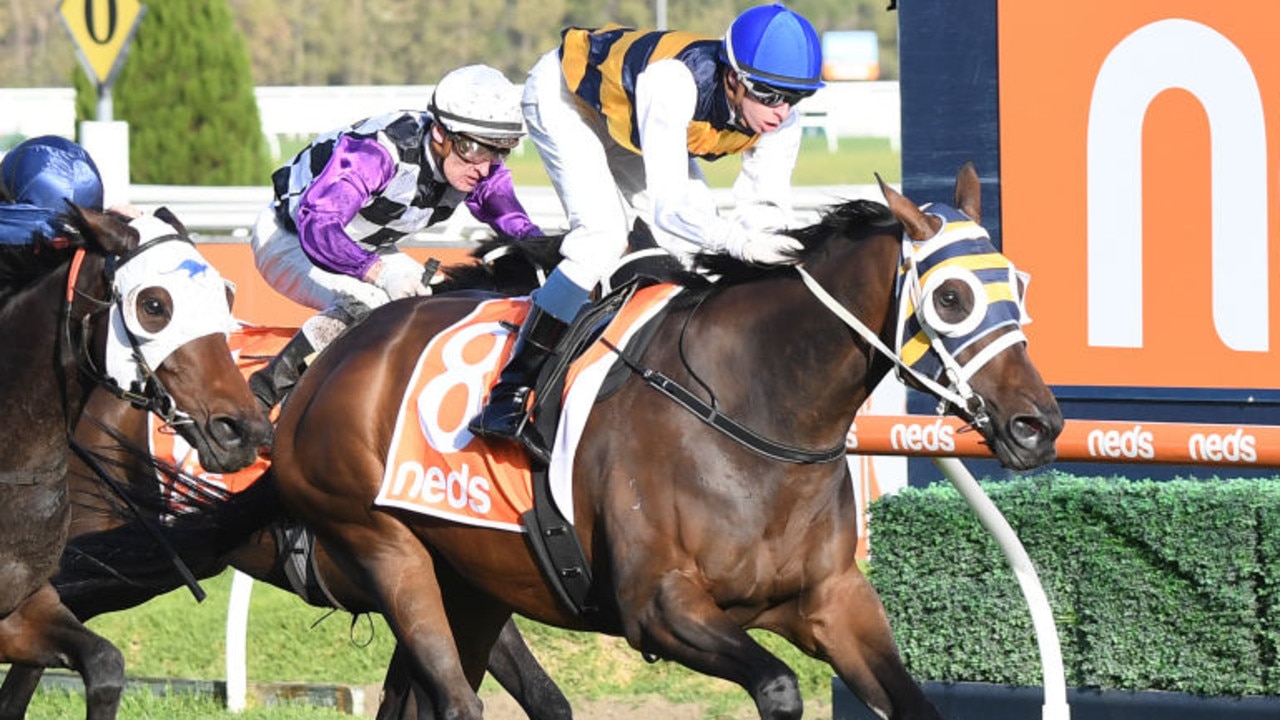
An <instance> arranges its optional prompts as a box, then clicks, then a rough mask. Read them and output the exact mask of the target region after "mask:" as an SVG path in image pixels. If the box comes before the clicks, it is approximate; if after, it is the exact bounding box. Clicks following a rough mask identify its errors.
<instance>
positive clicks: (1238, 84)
mask: <svg viewBox="0 0 1280 720" xmlns="http://www.w3.org/2000/svg"><path fill="white" fill-rule="evenodd" d="M1171 88H1178V89H1181V90H1185V91H1187V92H1189V93H1191V94H1192V95H1193V96H1194V97H1195V98H1196V99H1197V100H1199V101H1200V103H1201V105H1202V107H1203V108H1204V112H1205V115H1206V116H1207V117H1208V120H1209V142H1210V145H1211V152H1212V157H1213V190H1212V192H1213V198H1212V202H1213V219H1212V223H1213V227H1212V231H1213V235H1212V261H1211V263H1210V267H1209V268H1208V270H1209V272H1210V278H1211V283H1212V293H1213V321H1214V326H1215V328H1216V330H1217V333H1218V337H1219V338H1220V339H1221V341H1222V343H1223V345H1224V346H1226V347H1228V348H1231V349H1232V350H1237V351H1245V352H1265V351H1267V350H1268V348H1269V347H1270V338H1269V337H1268V328H1269V327H1270V326H1271V323H1270V320H1269V318H1268V308H1269V307H1270V303H1269V289H1270V288H1269V279H1270V278H1269V275H1268V272H1269V263H1268V258H1267V250H1268V247H1267V245H1268V231H1267V206H1268V202H1267V153H1266V148H1267V130H1266V116H1265V113H1264V112H1263V102H1262V92H1261V90H1260V89H1259V87H1258V80H1257V77H1256V76H1255V75H1254V72H1253V68H1252V66H1250V64H1249V61H1248V59H1247V58H1246V57H1245V55H1244V53H1242V52H1241V50H1240V48H1238V47H1237V46H1236V45H1235V44H1234V43H1233V42H1232V41H1231V40H1230V39H1229V38H1227V37H1226V36H1224V35H1223V34H1221V33H1220V32H1218V31H1217V30H1215V29H1213V28H1212V27H1209V26H1208V25H1205V24H1203V23H1199V22H1194V21H1191V20H1184V19H1168V20H1161V21H1159V22H1153V23H1150V24H1148V25H1146V26H1144V27H1143V28H1141V29H1139V30H1138V31H1136V32H1134V33H1133V34H1131V35H1129V36H1128V37H1126V38H1125V39H1124V40H1123V41H1122V42H1120V43H1119V44H1117V45H1116V46H1115V48H1114V49H1113V50H1112V51H1111V53H1110V54H1109V55H1108V56H1107V58H1106V61H1105V62H1104V63H1103V64H1102V67H1101V69H1100V70H1099V72H1098V76H1097V81H1096V84H1095V86H1094V92H1093V97H1092V101H1091V105H1090V108H1089V130H1088V132H1089V137H1088V207H1089V212H1088V218H1087V222H1088V256H1087V257H1088V277H1089V293H1088V314H1089V344H1090V345H1091V346H1096V347H1123V348H1140V347H1142V345H1143V319H1142V300H1143V286H1142V281H1143V276H1142V253H1143V250H1142V243H1143V227H1142V199H1143V188H1142V132H1143V121H1144V119H1145V118H1146V109H1147V106H1148V105H1150V104H1151V102H1152V101H1153V100H1154V99H1155V98H1156V96H1157V95H1159V94H1160V93H1162V92H1164V91H1166V90H1169V89H1171Z"/></svg>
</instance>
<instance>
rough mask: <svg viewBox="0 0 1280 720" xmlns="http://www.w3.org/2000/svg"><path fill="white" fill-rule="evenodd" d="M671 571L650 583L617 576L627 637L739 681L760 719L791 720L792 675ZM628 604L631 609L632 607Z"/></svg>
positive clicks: (797, 710) (798, 702) (796, 705)
mask: <svg viewBox="0 0 1280 720" xmlns="http://www.w3.org/2000/svg"><path fill="white" fill-rule="evenodd" d="M693 577H696V573H686V572H682V571H672V572H668V573H666V574H664V575H663V576H662V577H661V578H660V579H659V580H658V581H657V586H656V587H654V585H653V584H652V583H642V582H625V581H620V582H619V583H618V587H619V588H620V590H621V592H620V595H619V603H620V607H622V608H623V617H624V618H630V619H627V620H625V621H624V622H625V625H626V634H627V639H628V641H630V642H631V644H632V645H633V646H634V647H636V648H637V649H639V650H641V651H644V652H650V653H654V654H656V655H658V656H660V657H663V658H667V659H671V660H675V661H677V662H679V663H681V664H683V665H685V666H687V667H689V668H690V669H692V670H695V671H697V672H700V673H703V674H705V675H714V676H715V677H719V678H723V679H725V680H729V681H731V682H734V683H737V684H738V685H740V686H742V688H743V689H744V690H746V691H747V692H748V693H750V694H751V698H752V699H753V700H754V701H755V703H756V710H757V711H759V713H760V717H761V718H764V720H795V719H796V718H799V717H800V716H801V713H802V712H803V710H804V706H803V700H802V699H801V696H800V687H799V683H798V682H797V681H796V674H795V672H793V671H792V670H791V668H789V667H787V665H786V663H784V662H782V661H781V660H779V659H778V658H776V657H774V656H773V655H772V654H770V653H769V651H768V650H765V649H764V648H763V647H761V646H760V644H759V643H757V642H756V641H755V640H753V639H752V638H751V636H750V635H749V634H747V632H746V631H745V630H743V629H742V628H741V627H739V626H738V625H737V623H735V622H734V621H733V620H732V619H731V618H729V617H728V616H727V615H725V613H724V612H723V611H722V610H721V609H720V608H719V607H718V606H717V605H716V604H715V601H714V600H713V599H712V598H711V597H710V596H709V595H708V594H707V593H706V591H705V590H703V589H702V588H701V587H700V586H698V585H697V584H696V583H695V582H693V581H692V579H691V578H693ZM627 608H631V610H630V611H628V610H627Z"/></svg>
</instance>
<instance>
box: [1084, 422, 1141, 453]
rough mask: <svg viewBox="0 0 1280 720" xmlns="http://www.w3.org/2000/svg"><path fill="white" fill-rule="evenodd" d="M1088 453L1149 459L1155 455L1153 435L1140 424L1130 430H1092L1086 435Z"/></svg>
mask: <svg viewBox="0 0 1280 720" xmlns="http://www.w3.org/2000/svg"><path fill="white" fill-rule="evenodd" d="M1088 445H1089V454H1090V455H1092V456H1093V457H1105V458H1128V459H1131V460H1132V459H1137V458H1142V459H1144V460H1150V459H1152V458H1154V457H1155V456H1156V446H1155V437H1154V436H1153V435H1152V434H1151V432H1150V431H1149V430H1143V429H1142V426H1141V425H1134V426H1133V429H1132V430H1126V431H1124V432H1120V431H1119V430H1094V431H1092V432H1090V433H1089V437H1088Z"/></svg>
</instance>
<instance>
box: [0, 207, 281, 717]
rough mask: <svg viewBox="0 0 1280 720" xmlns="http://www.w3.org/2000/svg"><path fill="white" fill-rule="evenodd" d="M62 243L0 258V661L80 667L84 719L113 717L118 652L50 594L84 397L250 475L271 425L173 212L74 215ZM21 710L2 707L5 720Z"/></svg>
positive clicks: (208, 271) (220, 291) (209, 275)
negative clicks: (108, 395) (152, 415)
mask: <svg viewBox="0 0 1280 720" xmlns="http://www.w3.org/2000/svg"><path fill="white" fill-rule="evenodd" d="M65 235H66V236H67V237H65V238H60V239H57V240H55V241H49V240H46V239H37V240H36V241H35V242H34V243H33V244H32V245H31V246H23V247H6V248H4V249H3V251H2V253H0V332H2V333H3V335H4V338H5V342H4V343H0V373H2V374H3V376H4V378H5V382H4V383H3V384H0V408H3V410H0V413H3V417H4V420H5V422H4V423H3V426H4V427H5V428H6V437H5V442H4V443H3V446H0V528H3V529H2V530H0V567H3V568H4V570H3V573H0V661H4V662H11V663H13V664H14V666H15V667H70V668H72V669H74V670H76V671H77V672H79V673H80V674H81V675H82V676H83V678H84V682H85V694H86V705H87V716H88V717H89V718H92V719H98V718H104V719H105V718H113V717H115V714H116V711H117V708H118V705H119V701H120V692H121V689H122V687H123V684H124V666H123V659H122V656H121V655H120V652H119V651H118V650H117V649H116V648H115V647H114V646H112V645H111V644H110V643H109V642H107V641H106V640H105V639H103V638H101V637H99V636H98V635H96V634H94V633H93V632H91V631H89V630H88V629H87V628H85V627H84V626H83V625H82V624H81V623H80V621H79V620H77V619H76V618H75V616H74V615H73V614H72V613H71V612H70V611H69V610H67V608H66V607H65V606H63V604H62V603H61V601H60V600H59V597H58V594H57V593H56V592H55V590H54V588H53V587H52V585H51V584H50V583H49V578H50V576H51V575H52V574H53V573H54V571H55V570H56V569H57V567H58V561H59V557H60V555H61V553H62V549H63V545H64V543H65V541H66V536H67V523H68V518H69V504H68V498H67V485H66V477H65V476H66V473H67V467H68V459H69V455H70V453H71V451H72V445H71V443H70V441H69V436H70V431H71V427H72V426H73V425H74V424H75V422H76V419H77V418H78V417H79V415H80V413H81V411H82V409H83V407H84V405H85V402H86V399H87V397H88V395H89V393H90V391H91V390H93V389H94V388H95V387H99V386H102V387H109V388H111V390H112V391H113V392H116V393H117V394H119V395H120V396H121V397H126V398H128V399H129V400H130V401H131V402H135V403H137V404H139V405H141V406H144V407H147V408H149V409H151V410H152V411H154V412H157V413H160V414H162V415H164V416H165V417H166V418H167V419H168V421H169V422H171V423H172V424H173V426H174V427H175V428H176V429H177V431H178V432H180V433H181V434H182V435H183V436H184V437H185V438H186V439H187V441H188V442H190V443H191V444H192V445H193V446H195V447H199V448H200V450H201V453H202V455H203V456H205V457H207V458H209V461H210V463H211V466H212V467H216V468H222V469H228V470H229V469H235V468H238V467H243V466H245V465H248V464H249V463H250V462H251V461H252V459H253V458H254V457H256V455H257V454H258V450H259V448H260V447H263V446H267V445H269V444H270V442H271V431H272V428H271V425H270V422H269V421H268V419H267V418H266V416H265V415H264V414H263V413H262V411H261V410H259V408H258V406H257V404H256V401H255V400H254V398H253V395H252V394H251V393H249V391H248V388H247V386H246V384H245V383H244V380H243V378H241V377H240V374H239V372H238V371H237V369H236V366H235V364H234V363H233V362H232V360H231V357H230V354H229V350H228V348H227V345H226V335H225V333H226V331H227V329H228V327H227V324H226V322H225V320H227V319H229V317H230V314H229V311H227V312H225V313H221V314H220V313H219V312H218V303H219V302H220V303H222V305H223V307H225V306H226V298H225V292H226V290H225V286H224V284H223V283H222V281H221V278H220V277H218V275H217V273H216V271H214V270H213V269H212V267H211V266H209V265H208V263H206V262H204V261H203V259H201V258H200V257H199V254H198V253H197V252H196V251H195V249H194V244H192V243H191V242H190V240H189V239H187V238H186V233H185V230H184V229H183V228H182V227H181V224H180V223H178V222H177V220H176V219H175V218H173V217H172V215H171V214H168V213H167V212H158V213H157V215H156V216H144V217H143V218H138V219H136V220H134V221H132V222H126V221H125V219H124V218H122V217H120V216H115V215H111V214H104V213H97V212H94V211H91V210H87V209H78V208H75V207H72V208H71V209H70V211H69V221H68V226H67V227H66V232H65ZM211 302H212V304H211ZM20 712H21V711H20V710H14V709H13V708H12V707H11V706H10V705H9V704H8V702H7V701H6V699H5V698H3V697H0V717H12V716H15V715H18V714H20Z"/></svg>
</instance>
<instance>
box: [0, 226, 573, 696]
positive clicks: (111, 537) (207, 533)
mask: <svg viewBox="0 0 1280 720" xmlns="http://www.w3.org/2000/svg"><path fill="white" fill-rule="evenodd" d="M509 243H510V241H509V239H508V240H506V241H503V240H495V241H493V242H490V243H485V244H482V245H481V246H480V247H478V248H477V249H476V251H475V252H473V253H472V254H473V256H474V258H475V259H476V261H475V262H466V263H459V264H458V265H454V266H448V267H445V268H443V269H442V272H441V274H440V277H441V278H442V280H441V282H439V283H436V284H435V285H434V286H433V287H434V290H435V292H437V293H445V292H451V291H455V290H460V289H467V290H483V291H487V292H496V293H503V294H512V293H524V294H527V293H528V292H529V291H530V290H532V289H533V288H535V287H537V285H538V281H539V276H538V268H542V269H543V274H542V277H545V274H546V272H549V270H550V267H551V266H552V265H553V259H552V258H554V257H558V253H557V251H556V248H557V247H558V244H557V243H556V242H555V238H547V239H546V241H541V240H540V241H529V242H522V243H520V244H518V245H512V244H509ZM277 330H278V332H276V331H277ZM292 334H293V333H292V331H291V329H286V328H281V329H275V328H244V329H241V330H239V331H237V332H235V333H233V334H232V341H233V342H232V344H233V347H234V348H235V350H236V352H235V353H234V354H235V355H236V356H237V357H238V360H239V364H240V370H241V373H242V374H243V375H245V376H247V375H249V374H251V373H252V372H253V371H254V370H256V369H258V368H259V367H261V366H262V365H263V364H265V362H266V361H267V360H268V359H269V357H270V354H269V353H272V352H274V351H276V350H278V349H279V346H280V345H282V344H283V342H284V341H286V340H287V339H288V338H289V337H292ZM246 338H247V339H246ZM157 422H158V417H157V416H156V415H155V414H153V413H150V411H149V410H147V409H146V408H143V407H139V406H138V405H137V404H134V403H130V402H127V401H125V400H122V399H121V398H119V397H117V396H116V395H115V394H114V393H112V392H109V391H107V390H106V389H104V388H98V389H95V390H94V392H93V393H92V394H91V395H90V397H89V399H88V402H87V404H86V406H85V409H84V411H83V413H82V414H81V417H80V420H79V422H78V423H77V424H76V428H75V435H74V442H75V443H76V445H77V447H78V448H79V449H80V453H79V454H78V455H77V456H76V457H74V458H73V459H72V461H71V464H70V467H69V472H68V482H69V486H70V497H71V523H70V531H69V541H68V544H67V548H66V551H65V552H64V554H63V557H62V561H61V566H60V568H59V571H58V573H57V574H56V575H55V576H54V578H53V585H54V587H55V588H56V589H57V591H58V593H59V595H60V596H61V598H62V601H63V604H64V605H66V607H67V608H69V609H70V610H71V611H72V612H73V613H74V614H75V615H76V617H77V618H79V619H80V620H81V621H82V622H83V621H88V620H89V619H90V618H93V617H96V616H98V615H100V614H103V613H107V612H116V611H120V610H125V609H128V608H132V607H136V606H138V605H140V604H142V603H144V602H146V601H148V600H151V599H152V598H155V597H158V596H159V595H162V594H164V593H167V592H169V591H171V590H174V589H176V588H179V587H182V586H183V585H184V584H186V585H188V586H189V587H190V588H191V589H192V590H193V592H194V593H196V596H197V598H198V599H202V598H203V591H201V590H200V589H199V586H198V585H197V584H196V583H197V581H198V580H201V579H205V578H209V577H213V576H214V575H217V574H219V573H221V572H222V571H224V570H225V569H226V568H227V567H228V566H232V567H235V568H236V569H238V570H240V571H242V572H244V573H246V574H248V575H250V576H252V577H253V578H255V579H257V580H260V581H263V582H267V583H269V584H271V585H274V586H276V587H279V588H281V589H284V590H287V591H290V592H293V593H296V594H297V595H298V596H299V597H300V598H302V599H303V600H304V601H305V602H307V603H309V604H311V605H313V606H316V607H324V608H337V609H341V610H345V611H348V612H351V613H353V614H360V613H368V612H376V611H377V606H376V604H375V603H374V602H373V599H372V597H371V596H370V595H369V593H368V591H367V589H366V588H365V587H363V586H362V585H360V584H359V583H358V582H356V581H354V580H353V579H352V578H350V577H349V576H348V575H346V574H345V573H343V572H341V570H340V569H339V568H338V567H337V566H336V565H335V564H334V562H333V560H332V557H331V556H330V555H329V553H328V552H327V551H326V550H325V548H324V547H323V545H318V544H316V543H315V542H314V536H313V535H311V534H310V533H309V532H308V531H307V530H306V529H305V528H303V527H301V526H300V525H299V524H298V523H297V522H296V521H295V520H293V519H291V518H290V517H288V516H287V514H285V513H284V510H283V507H282V506H281V505H280V503H279V498H278V496H277V494H276V493H275V491H274V484H273V481H272V479H271V477H270V474H269V470H266V466H267V463H266V462H264V461H259V462H257V463H255V464H254V465H252V466H250V467H248V468H246V469H244V470H242V471H240V472H239V473H236V474H235V475H227V474H225V473H219V474H215V475H212V476H210V475H209V474H208V473H207V472H205V469H204V468H203V467H200V466H199V465H198V464H196V465H195V466H194V467H191V468H190V472H187V471H186V470H184V469H183V468H182V467H179V464H178V462H179V461H180V460H189V458H184V457H181V456H182V455H184V453H183V452H182V451H181V450H180V449H179V448H180V446H179V445H178V444H176V443H164V447H165V448H166V450H167V451H166V450H158V449H157V447H151V443H150V442H149V438H151V437H156V436H157V433H159V434H163V432H164V427H160V428H159V429H158V430H157V428H155V427H153V426H154V425H156V424H157ZM149 450H150V451H154V452H156V453H157V454H158V455H159V456H158V457H157V456H156V455H153V454H152V452H149ZM264 470H265V471H266V472H267V475H266V476H265V477H262V478H261V479H259V476H260V475H262V473H263V472H264ZM398 664H399V663H397V665H398ZM489 669H490V672H491V673H492V674H493V676H494V677H495V679H497V680H498V682H499V683H500V684H501V685H502V686H503V687H504V688H506V689H507V691H508V692H510V693H511V694H512V696H513V697H514V698H515V699H516V701H517V702H518V703H519V704H520V705H521V707H523V708H524V709H525V712H526V714H528V715H529V717H530V718H531V719H532V720H559V719H563V718H569V717H572V710H571V709H570V707H569V704H568V701H567V699H566V698H565V697H564V695H563V693H561V692H560V690H559V688H558V687H557V686H556V685H555V683H554V682H553V681H552V680H551V678H550V677H548V676H547V674H546V672H545V671H544V670H543V669H542V668H541V666H540V665H538V662H537V659H536V658H535V657H534V656H533V655H532V653H530V651H529V648H528V646H527V645H526V644H525V642H524V640H523V638H522V637H521V636H520V633H519V630H518V629H517V628H516V627H515V624H514V623H509V624H508V625H507V626H506V627H505V628H504V629H503V632H502V634H501V636H500V637H499V641H498V642H497V643H496V644H495V645H494V648H493V651H492V654H491V657H490V660H489ZM399 675H400V673H398V672H397V673H395V674H394V675H393V677H395V676H399ZM40 677H41V671H40V670H39V669H38V668H15V669H14V670H13V671H11V672H10V673H9V674H8V675H7V676H6V677H5V681H4V686H3V691H2V692H0V696H3V697H5V698H6V699H7V700H8V701H9V703H10V704H11V706H12V707H13V708H18V707H22V708H25V707H26V705H27V704H28V701H29V699H30V697H31V696H32V694H33V693H34V692H35V689H36V687H37V685H38V683H39V679H40ZM400 682H401V681H400V680H396V681H395V682H393V683H392V684H391V686H390V687H388V689H387V693H386V695H387V697H386V699H385V701H384V703H383V705H382V708H381V710H380V712H379V715H378V716H379V717H380V718H396V717H400V713H401V712H402V711H403V710H404V709H405V708H412V707H413V705H412V704H410V703H407V702H406V700H405V699H403V698H400V697H397V695H398V694H409V695H411V694H412V693H413V692H414V691H413V690H412V688H410V687H408V686H401V685H400V684H399V683H400ZM403 682H408V679H407V678H405V679H404V680H403ZM12 715H13V716H20V715H21V712H20V711H16V712H14V713H12ZM406 717H408V716H406Z"/></svg>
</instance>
